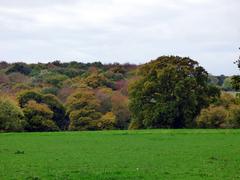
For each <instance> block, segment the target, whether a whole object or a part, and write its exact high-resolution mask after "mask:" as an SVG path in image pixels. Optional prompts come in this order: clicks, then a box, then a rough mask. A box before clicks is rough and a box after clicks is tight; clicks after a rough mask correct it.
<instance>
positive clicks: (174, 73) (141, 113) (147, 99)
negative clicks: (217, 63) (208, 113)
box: [130, 56, 219, 128]
mask: <svg viewBox="0 0 240 180" xmlns="http://www.w3.org/2000/svg"><path fill="white" fill-rule="evenodd" d="M138 74H139V75H140V79H139V80H137V81H136V82H134V83H133V84H132V85H131V87H130V110H131V112H132V118H133V119H132V123H133V124H135V127H136V124H137V126H138V127H142V128H184V127H193V126H194V124H195V122H194V119H195V117H196V116H197V115H198V114H199V112H200V110H201V109H202V108H203V107H206V106H208V104H209V103H210V102H211V101H212V100H213V99H214V98H216V97H217V96H218V95H219V91H218V90H217V89H216V88H215V87H212V86H209V85H208V73H207V72H206V71H205V69H204V68H203V67H201V66H199V64H198V63H197V62H196V61H194V60H192V59H190V58H181V57H177V56H162V57H159V58H158V59H156V60H154V61H151V62H150V63H147V64H144V65H142V66H141V67H140V68H139V70H138Z"/></svg>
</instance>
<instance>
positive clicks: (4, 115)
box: [0, 98, 25, 131]
mask: <svg viewBox="0 0 240 180" xmlns="http://www.w3.org/2000/svg"><path fill="white" fill-rule="evenodd" d="M24 125H25V121H24V115H23V112H22V110H21V109H20V108H19V107H18V106H17V105H16V103H15V102H13V101H12V100H10V99H8V98H0V131H22V130H23V129H24Z"/></svg>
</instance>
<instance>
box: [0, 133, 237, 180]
mask: <svg viewBox="0 0 240 180" xmlns="http://www.w3.org/2000/svg"><path fill="white" fill-rule="evenodd" d="M0 179H1V180H5V179H35V180H37V179H64V180H65V179H217V180H219V179H224V180H225V179H240V130H139V131H101V132H99V131H97V132H87V131H86V132H54V133H52V132H49V133H1V134H0Z"/></svg>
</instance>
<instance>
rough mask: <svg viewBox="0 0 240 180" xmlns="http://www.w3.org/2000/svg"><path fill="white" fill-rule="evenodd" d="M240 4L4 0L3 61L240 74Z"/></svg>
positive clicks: (0, 19)
mask: <svg viewBox="0 0 240 180" xmlns="http://www.w3.org/2000/svg"><path fill="white" fill-rule="evenodd" d="M239 46H240V0H0V60H5V61H8V62H15V61H25V62H28V63H29V62H38V61H40V62H48V61H53V60H56V59H59V60H63V61H71V60H77V61H82V62H92V61H101V62H103V63H112V62H120V63H125V62H130V63H136V64H139V63H145V62H147V61H149V60H151V59H156V58H157V57H159V56H161V55H180V56H188V57H191V58H192V59H194V60H197V61H199V62H200V65H202V66H203V67H205V68H206V69H207V70H208V71H209V72H210V73H212V74H215V75H217V74H228V75H230V74H235V73H238V70H237V67H236V65H234V64H233V61H234V60H236V59H237V58H238V55H239V54H240V51H239V50H238V47H239Z"/></svg>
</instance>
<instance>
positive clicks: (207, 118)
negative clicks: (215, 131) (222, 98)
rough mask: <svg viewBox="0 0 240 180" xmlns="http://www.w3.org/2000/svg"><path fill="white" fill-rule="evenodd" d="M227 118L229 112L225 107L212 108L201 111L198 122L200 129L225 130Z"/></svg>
mask: <svg viewBox="0 0 240 180" xmlns="http://www.w3.org/2000/svg"><path fill="white" fill-rule="evenodd" d="M227 116H228V112H227V110H226V109H225V108H224V107H223V106H217V107H214V106H210V107H208V108H206V109H203V110H202V111H201V113H200V115H199V116H198V118H197V120H196V122H197V125H198V127H200V128H223V127H225V126H226V119H227Z"/></svg>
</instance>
